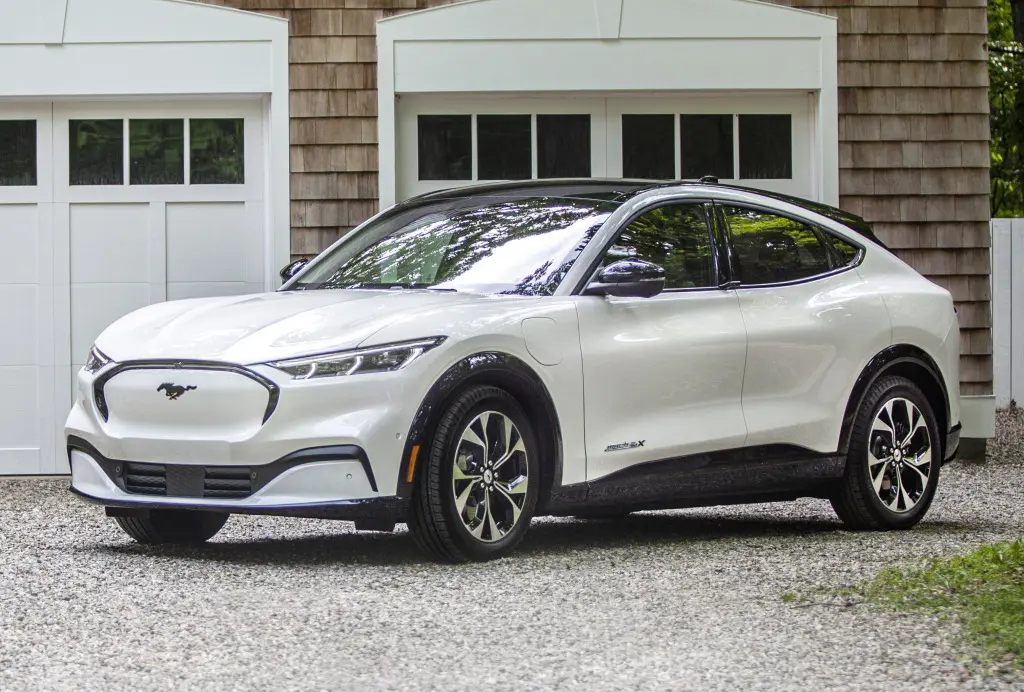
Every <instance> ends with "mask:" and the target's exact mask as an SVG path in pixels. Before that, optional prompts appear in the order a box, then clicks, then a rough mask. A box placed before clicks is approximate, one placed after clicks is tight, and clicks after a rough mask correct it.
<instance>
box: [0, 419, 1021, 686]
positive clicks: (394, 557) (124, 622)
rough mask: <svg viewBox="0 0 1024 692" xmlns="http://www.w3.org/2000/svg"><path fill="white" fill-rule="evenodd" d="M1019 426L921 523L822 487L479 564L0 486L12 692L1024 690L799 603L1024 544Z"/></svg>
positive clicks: (601, 527)
mask: <svg viewBox="0 0 1024 692" xmlns="http://www.w3.org/2000/svg"><path fill="white" fill-rule="evenodd" d="M999 433H1000V437H999V439H998V440H997V441H996V442H995V443H994V444H993V445H992V446H991V454H990V457H991V461H990V463H989V464H986V465H967V464H962V463H955V464H952V465H950V466H947V467H946V468H945V469H944V470H943V478H942V482H941V483H940V486H939V495H938V497H937V499H936V501H935V504H934V506H933V508H932V511H931V513H930V514H929V516H928V518H927V520H926V521H925V523H923V524H922V525H921V526H920V527H919V528H918V529H916V530H914V531H911V532H906V533H894V534H867V533H861V534H858V533H848V532H845V531H842V530H841V528H840V526H839V524H838V522H837V520H836V519H835V517H834V515H833V514H832V512H831V510H830V508H829V506H828V504H827V503H825V502H821V501H814V500H805V501H801V502H798V503H793V504H788V505H787V504H783V505H754V506H749V507H739V508H738V507H726V508H715V509H706V510H688V511H677V512H660V513H645V514H640V515H636V516H634V517H632V518H629V519H626V520H622V521H618V522H580V521H575V520H568V519H566V520H552V519H544V520H537V521H535V522H534V525H533V526H532V527H531V529H530V533H529V535H528V537H527V539H526V541H525V543H524V545H523V547H522V548H521V549H520V550H519V551H518V553H517V554H515V555H514V556H513V557H510V558H508V559H504V560H501V561H498V562H494V563H490V564H486V565H472V566H465V567H451V566H443V565H436V564H433V563H430V562H427V561H424V560H423V559H421V558H420V556H419V555H418V554H417V553H416V551H415V549H414V548H413V546H412V543H411V541H410V540H409V539H408V537H407V536H406V535H405V534H404V533H403V532H397V533H395V534H394V535H381V534H357V533H354V532H352V530H351V525H350V524H338V523H331V522H323V521H295V520H283V519H274V518H242V517H234V518H232V519H231V521H230V522H229V523H228V525H227V527H226V528H225V530H224V531H223V532H222V533H221V534H219V535H218V536H217V538H216V539H215V540H214V542H212V543H211V544H209V545H208V546H205V547H203V548H200V549H195V550H192V549H173V548H144V547H140V546H137V545H135V544H133V543H131V542H130V541H129V539H128V538H127V537H126V536H124V535H123V534H121V533H120V531H119V530H118V529H117V527H116V526H114V525H113V524H112V523H111V522H110V521H108V520H105V519H104V518H103V515H102V510H101V509H97V508H95V507H92V506H89V505H85V504H83V503H80V502H78V501H76V500H74V499H73V498H71V497H70V496H69V495H68V494H67V493H66V491H65V490H64V488H65V487H66V484H67V482H66V481H64V480H59V481H54V480H4V481H0V689H2V690H30V689H31V690H48V689H71V688H74V689H83V690H91V689H103V690H111V689H125V690H128V689H131V690H149V689H217V690H232V689H253V688H261V689H269V688H273V689H337V690H348V689H352V690H356V689H359V690H375V689H438V690H463V689H467V690H468V689H474V690H479V689H493V690H505V689H508V690H516V691H517V692H523V691H524V690H534V689H537V690H540V689H575V690H588V691H590V690H621V689H636V690H654V689H664V690H669V689H671V690H688V689H700V690H718V689H721V690H736V689H744V690H783V689H823V688H829V689H850V690H873V689H879V690H882V689H884V690H887V691H888V692H892V691H893V690H902V689H906V690H911V689H913V690H918V689H929V690H946V689H957V690H961V689H1024V679H1021V678H1017V679H1014V680H1011V679H1007V678H996V677H984V676H983V675H982V674H981V673H979V672H977V671H976V670H975V667H974V666H972V665H970V664H969V663H968V662H966V660H965V657H964V655H963V650H962V649H961V648H958V644H957V641H956V633H955V632H954V631H953V629H952V627H953V626H952V625H950V624H942V623H940V622H937V621H935V620H932V619H929V618H927V617H924V616H919V615H906V614H889V613H879V612H876V611H873V610H871V609H870V608H868V607H866V606H860V605H857V606H849V607H844V606H842V605H841V604H838V603H837V604H827V603H822V604H816V605H801V604H786V603H783V602H782V600H781V599H780V594H781V593H782V592H784V591H796V592H808V591H812V590H814V589H815V588H817V587H818V586H821V585H831V586H842V585H849V584H853V583H855V582H857V581H860V580H862V579H865V578H869V577H871V576H873V575H874V574H875V573H877V572H878V570H879V569H881V568H882V567H884V566H887V565H893V564H906V563H908V562H911V561H914V560H917V559H920V558H925V557H928V556H934V555H941V554H945V553H948V552H950V551H959V550H965V549H968V548H970V547H973V546H975V545H978V544H979V543H982V542H985V541H994V540H1005V539H1014V538H1017V537H1020V536H1021V535H1022V533H1024V416H1022V415H1021V414H1020V413H1017V414H1015V415H1012V414H1006V415H1002V416H1001V418H1000V421H999Z"/></svg>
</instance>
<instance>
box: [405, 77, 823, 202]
mask: <svg viewBox="0 0 1024 692" xmlns="http://www.w3.org/2000/svg"><path fill="white" fill-rule="evenodd" d="M814 98H815V97H813V96H810V95H808V94H806V93H803V94H774V95H765V94H759V95H718V96H707V95H700V96H698V95H688V96H681V95H676V96H606V97H589V96H584V97H577V96H543V97H529V96H521V95H519V96H500V97H490V96H474V95H466V96H445V97H438V96H426V95H422V96H421V95H403V96H402V97H401V99H400V101H399V106H398V113H397V118H398V123H399V125H398V133H397V144H398V150H397V155H398V166H397V175H398V180H397V184H398V198H399V199H405V198H408V197H412V196H414V195H417V194H421V193H423V192H429V191H432V190H439V189H443V188H447V187H455V186H458V185H466V184H470V183H472V182H476V181H487V180H522V179H531V178H559V177H594V178H600V177H610V178H619V177H625V178H643V179H656V180H679V179H695V178H699V177H701V176H704V175H715V176H717V177H718V178H719V180H720V181H721V182H723V183H735V184H741V185H747V186H750V187H756V188H761V189H766V190H774V191H777V192H784V193H789V194H795V195H797V196H801V197H809V198H816V197H817V196H818V195H817V190H816V189H815V183H814V181H815V180H816V179H817V175H816V172H815V171H814V168H813V160H814V156H813V137H814V128H813V121H812V113H813V112H814V108H815V107H816V104H815V101H814Z"/></svg>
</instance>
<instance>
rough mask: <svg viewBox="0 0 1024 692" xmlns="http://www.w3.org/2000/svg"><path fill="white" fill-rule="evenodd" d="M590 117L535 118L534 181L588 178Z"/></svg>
mask: <svg viewBox="0 0 1024 692" xmlns="http://www.w3.org/2000/svg"><path fill="white" fill-rule="evenodd" d="M590 162H591V156H590V116H589V115H538V116H537V177H538V178H589V177H590V176H591V167H590Z"/></svg>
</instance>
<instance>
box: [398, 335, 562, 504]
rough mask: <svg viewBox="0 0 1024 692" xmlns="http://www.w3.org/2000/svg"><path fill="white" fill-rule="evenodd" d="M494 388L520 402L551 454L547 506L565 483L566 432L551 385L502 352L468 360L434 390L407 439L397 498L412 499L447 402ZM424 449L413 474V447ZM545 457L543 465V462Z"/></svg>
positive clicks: (544, 493) (544, 471)
mask: <svg viewBox="0 0 1024 692" xmlns="http://www.w3.org/2000/svg"><path fill="white" fill-rule="evenodd" d="M474 384H491V385H494V386H498V387H502V388H503V389H506V390H508V391H509V393H510V394H512V395H513V396H515V397H516V399H517V400H519V403H520V404H521V405H522V407H523V409H524V410H525V411H526V414H527V415H528V416H529V417H530V420H531V422H532V423H533V428H534V432H535V433H536V435H537V436H538V438H539V439H538V443H539V444H540V445H541V448H542V449H543V450H545V451H546V452H547V454H546V455H544V456H550V458H549V459H548V460H546V461H547V463H543V464H542V465H541V480H542V483H541V494H540V498H539V502H538V509H541V508H542V507H543V506H544V505H545V504H546V503H547V498H548V496H549V494H550V491H551V488H553V487H558V486H559V485H561V482H562V456H563V455H562V431H561V426H560V425H559V422H558V411H557V409H556V408H555V403H554V400H553V399H552V398H551V394H550V393H549V392H548V389H547V387H546V386H545V385H544V383H543V381H541V379H540V377H539V376H538V375H537V373H536V372H535V371H534V370H533V369H532V368H531V367H530V366H529V365H527V364H526V363H525V362H523V361H522V360H521V359H519V358H517V357H516V356H513V355H511V354H508V353H502V352H499V351H484V352H481V353H475V354H473V355H471V356H467V357H465V358H463V359H462V360H460V361H459V362H457V363H455V364H454V365H452V366H451V367H450V368H448V369H447V370H446V371H445V372H444V374H442V375H441V376H440V377H439V378H438V379H437V380H436V381H435V382H434V384H433V385H432V386H431V388H430V390H429V391H428V392H427V394H426V396H425V397H424V398H423V401H422V403H421V404H420V407H419V409H418V410H417V411H416V415H415V416H414V417H413V421H412V425H411V426H410V427H409V434H408V435H406V438H405V448H404V450H403V452H402V463H401V464H400V466H399V473H398V489H397V493H396V494H397V495H398V497H400V498H403V499H409V498H411V497H412V490H413V484H414V483H413V481H414V480H415V474H416V473H417V470H418V469H419V468H422V464H423V462H424V457H425V456H426V455H427V454H428V453H429V452H428V450H426V449H424V447H425V446H426V445H428V444H430V441H431V440H430V435H431V433H432V431H433V429H434V427H436V424H437V422H438V420H439V419H440V417H441V415H442V413H443V412H444V410H445V408H446V404H447V402H448V401H450V400H451V399H452V397H453V396H454V395H456V394H458V393H459V392H461V391H462V390H464V389H465V388H466V387H469V386H472V385H474ZM414 447H420V449H419V450H418V452H417V455H416V464H415V465H414V467H413V469H412V472H413V473H412V474H410V473H409V466H410V462H411V460H412V456H413V448H414ZM544 456H542V461H543V460H544Z"/></svg>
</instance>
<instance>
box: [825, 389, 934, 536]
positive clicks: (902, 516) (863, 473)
mask: <svg viewBox="0 0 1024 692" xmlns="http://www.w3.org/2000/svg"><path fill="white" fill-rule="evenodd" d="M940 439H941V438H940V437H939V427H938V423H937V421H936V418H935V413H934V411H933V410H932V407H931V404H929V403H928V399H927V398H926V397H925V396H924V394H923V393H922V392H921V390H920V389H919V388H918V387H917V385H915V384H914V383H913V382H911V381H910V380H907V379H904V378H902V377H884V378H882V379H881V380H879V381H878V382H876V383H875V384H874V385H872V386H871V388H870V389H869V390H868V392H867V394H866V395H865V397H864V401H863V403H862V405H861V409H860V411H858V412H857V417H856V418H855V419H854V424H853V429H852V431H851V437H850V448H849V454H848V456H847V460H846V473H845V475H844V477H843V480H842V482H841V483H840V485H839V486H838V487H837V488H836V491H835V492H834V494H833V495H832V498H831V500H832V507H833V508H834V509H835V510H836V514H838V515H839V518H840V519H842V520H843V523H844V524H846V525H847V526H848V527H849V528H851V529H869V530H884V529H908V528H910V527H912V526H914V525H915V524H917V523H918V522H919V521H921V519H922V518H923V517H924V515H925V513H926V512H927V511H928V507H929V506H930V505H931V502H932V498H934V497H935V488H936V486H937V485H938V482H939V467H940V466H941V465H942V445H941V442H940Z"/></svg>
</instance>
